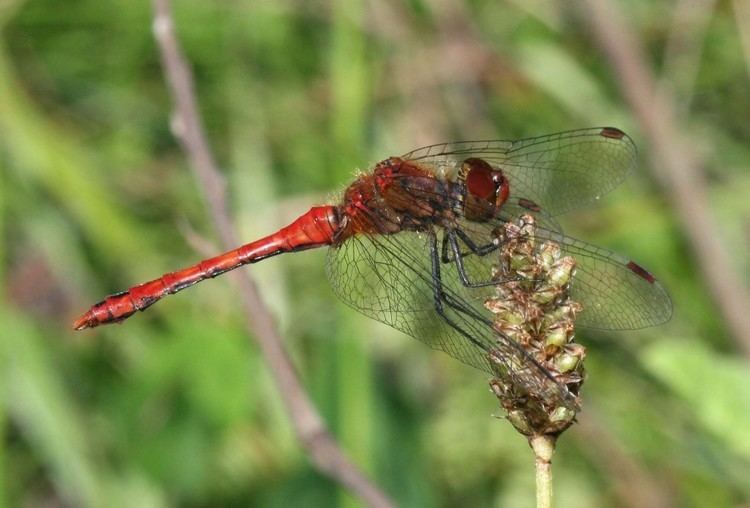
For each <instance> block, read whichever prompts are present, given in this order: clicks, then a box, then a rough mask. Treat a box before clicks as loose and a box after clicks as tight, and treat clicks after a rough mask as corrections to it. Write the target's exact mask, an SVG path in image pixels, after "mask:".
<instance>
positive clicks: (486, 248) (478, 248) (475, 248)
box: [441, 229, 498, 263]
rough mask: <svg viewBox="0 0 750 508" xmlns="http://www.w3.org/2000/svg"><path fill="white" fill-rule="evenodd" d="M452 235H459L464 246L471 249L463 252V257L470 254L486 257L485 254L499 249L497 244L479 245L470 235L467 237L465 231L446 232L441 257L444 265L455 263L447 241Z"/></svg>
mask: <svg viewBox="0 0 750 508" xmlns="http://www.w3.org/2000/svg"><path fill="white" fill-rule="evenodd" d="M452 235H457V236H458V237H459V238H461V240H462V241H463V242H464V244H466V246H467V247H468V248H469V250H468V252H461V257H464V256H468V255H469V254H476V255H478V256H484V255H485V254H489V253H490V252H492V251H494V250H496V249H497V248H498V244H497V243H496V242H489V243H488V244H486V245H477V244H476V243H475V242H474V240H472V239H471V238H470V237H469V235H467V234H466V233H465V232H464V231H463V230H461V229H453V230H450V231H446V233H445V236H444V237H443V242H442V243H443V245H442V256H441V259H442V261H443V263H450V262H452V261H453V259H451V257H450V252H449V251H448V242H446V239H447V238H448V237H449V236H452ZM459 250H460V249H459ZM454 255H455V254H454Z"/></svg>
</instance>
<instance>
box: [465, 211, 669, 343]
mask: <svg viewBox="0 0 750 508" xmlns="http://www.w3.org/2000/svg"><path fill="white" fill-rule="evenodd" d="M504 218H506V219H507V220H511V219H512V218H513V217H504ZM504 222H505V220H503V218H500V219H498V220H497V221H492V222H488V223H476V222H470V221H466V220H462V221H460V222H459V223H458V224H457V227H459V228H460V229H461V230H462V231H463V232H464V233H465V234H466V235H467V236H468V237H469V238H471V239H472V241H473V242H475V243H476V244H477V245H482V244H487V243H489V242H491V241H492V238H493V233H492V232H493V230H496V229H497V228H498V227H500V226H501V225H502V224H503V223H504ZM536 239H537V242H538V243H542V242H544V241H547V240H550V241H553V242H555V243H557V244H558V245H559V246H560V248H561V249H562V252H563V254H564V255H568V256H572V257H573V258H574V259H575V261H576V272H575V276H574V277H573V282H572V284H571V298H572V299H573V300H575V301H577V302H579V303H580V304H582V305H583V311H582V312H581V313H580V315H579V316H578V317H577V319H576V324H577V325H580V326H584V327H587V328H594V329H601V330H636V329H640V328H646V327H649V326H655V325H659V324H662V323H665V322H667V321H669V319H670V318H671V316H672V300H671V299H670V298H669V294H668V293H667V292H666V290H665V289H664V287H663V286H662V285H661V284H659V282H658V281H657V280H656V279H655V278H654V277H653V276H652V275H651V274H650V273H648V271H646V270H645V269H644V268H642V267H641V266H639V265H638V264H636V263H635V262H633V261H631V260H628V259H626V258H624V257H622V256H620V255H618V254H615V253H614V252H611V251H608V250H607V249H603V248H601V247H597V246H595V245H591V244H589V243H586V242H584V241H581V240H577V239H575V238H571V237H569V236H565V235H563V234H562V233H560V232H559V231H554V230H550V229H549V228H548V227H547V226H545V225H544V224H537V227H536ZM462 251H466V249H465V248H464V249H462ZM496 263H497V254H496V253H494V252H490V253H489V254H485V255H484V256H479V255H475V254H468V255H467V256H465V258H464V264H465V265H466V266H467V272H469V275H470V276H473V277H475V279H473V280H475V281H478V280H486V276H484V277H485V279H482V274H486V273H488V272H487V270H488V269H490V268H491V267H492V266H493V265H494V264H496Z"/></svg>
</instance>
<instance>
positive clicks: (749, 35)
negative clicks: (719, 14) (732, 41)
mask: <svg viewBox="0 0 750 508" xmlns="http://www.w3.org/2000/svg"><path fill="white" fill-rule="evenodd" d="M732 7H733V8H734V19H735V21H736V22H737V32H738V33H739V36H740V43H741V44H742V54H743V55H744V56H745V68H746V69H747V75H748V76H750V4H749V3H748V2H746V1H745V0H734V1H733V2H732Z"/></svg>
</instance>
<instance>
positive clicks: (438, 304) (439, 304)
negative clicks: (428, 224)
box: [430, 232, 487, 351]
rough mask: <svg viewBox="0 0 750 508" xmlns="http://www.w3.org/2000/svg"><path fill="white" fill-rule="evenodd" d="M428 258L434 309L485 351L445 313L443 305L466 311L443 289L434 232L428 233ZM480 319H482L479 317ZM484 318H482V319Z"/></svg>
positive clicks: (482, 347)
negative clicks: (430, 268) (430, 267)
mask: <svg viewBox="0 0 750 508" xmlns="http://www.w3.org/2000/svg"><path fill="white" fill-rule="evenodd" d="M430 259H431V261H432V263H431V265H432V290H433V295H434V297H435V311H436V312H437V313H438V314H439V315H440V317H441V318H443V319H444V320H445V322H446V323H448V325H450V326H451V327H452V328H454V329H455V330H456V331H458V332H459V333H460V334H461V335H463V336H464V337H466V338H467V339H469V340H470V341H471V342H472V343H473V344H474V345H476V346H478V347H479V348H481V349H483V350H484V351H487V346H485V345H484V344H482V343H481V342H480V341H478V340H477V339H476V338H475V337H473V336H472V335H471V334H470V333H467V332H466V331H465V330H464V329H463V328H462V327H461V326H459V325H458V323H456V322H455V321H453V320H452V319H451V318H450V317H449V316H448V314H447V312H446V309H445V305H447V306H449V307H451V308H452V309H453V310H455V311H457V312H462V313H466V312H467V309H465V308H463V307H462V306H459V305H457V304H456V303H455V302H453V300H452V299H451V298H449V297H448V295H446V294H445V291H443V282H442V279H441V277H440V257H439V255H438V247H437V237H436V236H435V233H434V232H432V233H430ZM475 317H476V316H475ZM480 319H483V318H481V317H480ZM483 320H484V319H483Z"/></svg>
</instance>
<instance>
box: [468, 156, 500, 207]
mask: <svg viewBox="0 0 750 508" xmlns="http://www.w3.org/2000/svg"><path fill="white" fill-rule="evenodd" d="M463 172H464V173H463V174H464V178H465V181H466V190H467V191H468V193H469V195H470V196H468V197H469V198H473V199H471V200H472V201H474V202H476V201H485V202H486V203H487V204H489V205H491V206H494V207H495V208H496V209H499V208H500V207H501V206H502V205H503V203H505V201H506V200H507V199H508V194H509V191H510V188H509V185H508V179H507V178H505V176H504V175H503V172H502V171H500V170H497V169H494V168H493V167H492V166H490V165H489V164H488V163H487V161H485V160H483V159H479V158H475V157H472V158H469V159H466V160H465V161H464V163H463Z"/></svg>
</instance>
